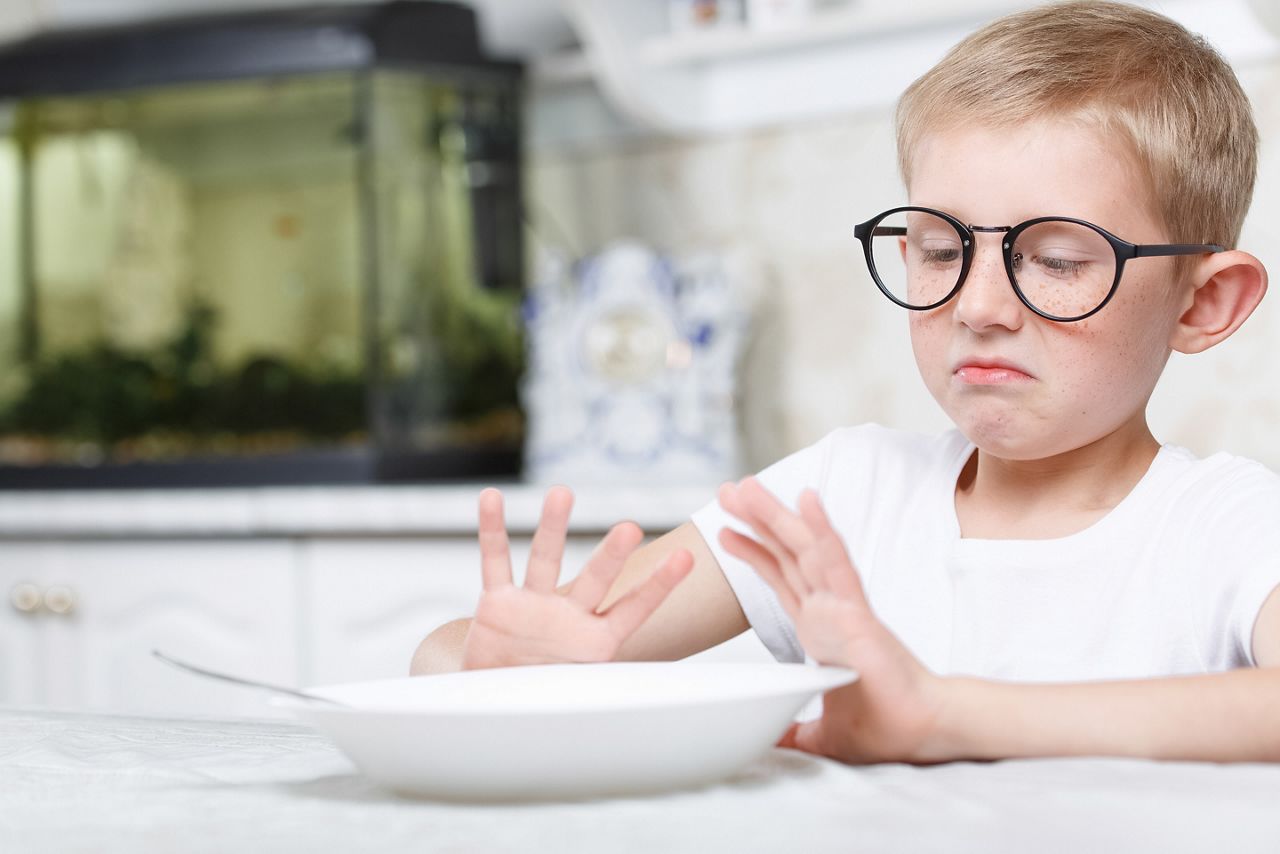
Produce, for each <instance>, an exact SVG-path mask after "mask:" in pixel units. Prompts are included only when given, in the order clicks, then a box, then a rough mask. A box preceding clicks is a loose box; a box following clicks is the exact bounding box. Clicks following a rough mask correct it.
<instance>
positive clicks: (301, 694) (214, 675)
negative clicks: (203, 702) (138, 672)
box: [151, 649, 350, 708]
mask: <svg viewBox="0 0 1280 854" xmlns="http://www.w3.org/2000/svg"><path fill="white" fill-rule="evenodd" d="M151 654H152V655H154V656H155V657H156V658H158V659H160V660H161V661H163V662H164V663H165V664H172V665H173V666H174V667H178V668H180V669H182V670H185V671H187V672H188V673H194V674H196V675H197V676H206V677H208V678H210V679H221V680H222V681H224V682H234V683H235V684H237V685H248V686H249V687H250V688H262V689H264V690H267V691H273V692H275V693H277V694H287V695H289V696H290V697H298V698H299V699H302V700H311V701H313V702H317V703H328V704H330V705H333V706H341V707H343V708H350V706H348V705H347V704H346V703H340V702H338V701H337V700H330V699H329V698H328V697H321V696H320V695H319V694H309V693H307V692H306V691H299V690H298V689H296V688H284V687H281V686H279V685H272V684H270V683H268V682H259V681H258V680H256V679H245V678H244V677H243V676H229V675H228V674H226V673H218V672H217V671H214V670H206V669H205V668H203V667H196V666H195V665H194V664H187V663H186V662H184V661H178V660H177V659H176V658H173V657H172V656H168V655H165V654H164V653H163V652H161V651H160V650H158V649H153V650H151Z"/></svg>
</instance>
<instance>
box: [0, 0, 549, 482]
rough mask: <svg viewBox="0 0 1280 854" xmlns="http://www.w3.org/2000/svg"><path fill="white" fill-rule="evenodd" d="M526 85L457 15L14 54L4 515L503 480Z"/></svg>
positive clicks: (7, 99) (0, 261)
mask: <svg viewBox="0 0 1280 854" xmlns="http://www.w3.org/2000/svg"><path fill="white" fill-rule="evenodd" d="M520 80H521V76H520V69H519V67H518V66H517V65H514V64H512V63H508V62H502V61H495V60H492V59H489V58H486V57H484V56H482V55H481V53H480V48H479V42H478V39H477V36H476V28H475V20H474V16H473V13H472V12H471V10H470V9H468V8H466V7H462V6H457V5H454V4H447V3H416V2H415V3H404V2H395V3H388V4H383V5H372V6H359V7H341V6H336V7H335V6H325V7H320V8H316V9H302V10H291V11H289V12H279V11H275V12H269V13H256V14H240V15H235V16H219V17H206V18H186V19H175V20H169V21H158V22H151V23H148V24H146V25H142V26H134V27H128V28H113V29H107V30H98V31H89V32H75V33H61V34H57V35H48V36H41V37H38V38H36V39H32V40H29V41H27V42H22V43H18V44H16V45H12V46H10V47H9V48H7V49H5V50H3V51H0V100H2V104H0V487H16V486H17V487H27V486H50V487H56V486H96V485H101V486H117V485H130V484H132V485H159V484H166V485H182V484H191V485H207V484H237V483H273V482H279V483H297V482H359V481H391V480H437V479H447V478H468V477H477V476H483V477H486V478H492V477H502V476H504V475H511V476H514V475H516V474H517V473H518V472H519V469H520V454H521V447H522V444H523V436H524V419H523V415H522V413H521V411H520V408H519V405H518V404H519V398H518V393H517V387H518V380H519V377H520V374H521V371H522V369H523V353H524V348H523V343H522V337H521V327H520V322H519V313H518V307H519V302H520V298H521V294H522V289H523V264H522V258H523V251H522V242H521V215H520V163H519V157H520V146H519V142H520Z"/></svg>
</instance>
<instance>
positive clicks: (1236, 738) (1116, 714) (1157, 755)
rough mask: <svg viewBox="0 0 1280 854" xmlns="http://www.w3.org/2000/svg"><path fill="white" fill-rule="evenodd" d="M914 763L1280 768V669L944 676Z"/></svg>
mask: <svg viewBox="0 0 1280 854" xmlns="http://www.w3.org/2000/svg"><path fill="white" fill-rule="evenodd" d="M946 681H947V682H948V683H950V684H949V685H948V690H947V691H946V701H945V703H944V705H943V708H944V712H943V715H942V717H941V722H940V726H939V728H938V731H937V733H936V734H935V738H934V739H933V740H932V742H931V744H930V745H929V746H928V747H926V749H925V750H923V751H922V753H921V755H920V756H919V757H918V758H919V761H922V762H948V761H952V760H958V759H1009V758H1015V757H1031V756H1131V757H1140V758H1146V759H1166V760H1187V761H1201V762H1280V667H1261V668H1244V669H1241V670H1231V671H1228V672H1226V673H1210V674H1204V675H1197V676H1177V677H1166V678H1159V679H1136V680H1126V681H1116V682H1086V683H1073V684H1054V685H1049V684H1046V685H1037V684H1015V683H1006V682H993V681H990V680H985V679H972V678H961V677H948V678H947V680H946Z"/></svg>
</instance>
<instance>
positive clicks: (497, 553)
mask: <svg viewBox="0 0 1280 854" xmlns="http://www.w3.org/2000/svg"><path fill="white" fill-rule="evenodd" d="M479 531H480V532H479V540H480V577H481V580H482V582H483V585H484V589H485V590H497V589H498V588H500V587H509V586H510V585H511V544H510V542H509V541H508V540H507V525H506V522H505V521H504V520H503V515H502V493H501V492H499V491H498V490H496V489H493V488H492V487H490V488H488V489H485V490H483V491H481V493H480V529H479Z"/></svg>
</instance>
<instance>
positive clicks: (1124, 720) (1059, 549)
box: [413, 2, 1280, 763]
mask: <svg viewBox="0 0 1280 854" xmlns="http://www.w3.org/2000/svg"><path fill="white" fill-rule="evenodd" d="M897 126H898V146H899V166H900V169H901V171H902V176H903V179H904V182H905V184H906V187H907V191H908V197H909V199H910V204H909V206H907V207H904V208H900V209H894V210H892V211H889V212H886V213H885V214H882V215H879V216H876V217H873V218H871V219H869V220H867V221H866V222H865V223H863V224H862V225H860V226H859V227H858V228H857V230H856V236H857V237H858V239H860V240H861V241H862V243H863V246H864V249H865V255H866V260H867V263H868V266H869V268H870V270H871V273H872V276H873V279H874V281H875V283H876V284H877V286H878V287H880V289H881V290H882V291H883V292H884V294H885V295H886V296H887V297H889V298H890V299H892V300H894V301H895V302H897V303H898V304H899V305H902V306H904V309H905V310H906V312H907V315H908V322H909V329H910V335H911V341H912V346H913V351H914V354H915V358H916V362H917V366H918V368H919V370H920V373H921V376H922V377H923V379H924V381H925V384H926V386H927V387H928V388H929V391H930V392H931V393H932V394H933V396H934V397H935V399H937V401H938V403H939V404H940V405H941V406H942V408H943V409H944V411H946V413H947V415H948V416H949V417H950V418H951V420H952V421H953V422H954V423H955V425H956V427H957V429H956V430H952V431H950V432H948V433H944V434H943V435H941V436H939V437H925V436H918V435H914V434H909V433H905V432H902V431H896V430H888V429H885V428H881V427H877V426H875V425H865V426H862V427H856V428H848V429H843V430H837V431H834V432H833V433H831V434H829V435H828V436H827V437H826V438H824V439H823V440H822V441H820V442H818V443H817V444H816V445H814V446H812V447H810V448H806V449H804V450H801V451H799V452H797V453H796V454H793V455H792V456H790V457H787V458H786V459H783V460H782V461H780V462H778V463H776V464H774V465H773V466H771V467H769V468H768V469H766V470H765V471H764V472H762V473H761V474H760V475H759V476H758V477H757V478H747V479H745V480H743V481H742V482H740V483H738V484H726V485H725V486H723V487H721V489H720V492H719V496H718V501H713V502H712V503H711V504H709V505H708V506H707V507H705V508H703V509H702V510H700V511H699V512H697V513H696V514H694V517H693V519H692V521H691V522H690V523H688V524H685V525H682V526H681V527H679V528H677V529H676V530H675V531H672V532H670V533H668V534H667V535H665V536H663V537H661V538H659V539H657V540H655V541H654V542H652V543H650V544H648V545H646V546H644V547H642V548H637V546H638V544H639V542H640V539H641V533H640V531H639V530H638V529H637V528H636V526H634V525H631V524H622V525H619V526H617V527H615V528H614V529H613V530H612V531H610V533H609V534H608V535H607V536H606V537H605V539H604V540H603V542H602V543H601V546H600V548H599V549H598V550H597V552H596V554H595V555H594V556H593V558H592V560H591V561H589V562H588V565H587V566H586V567H585V568H584V569H583V571H582V572H581V574H580V575H579V577H578V578H577V579H575V580H574V582H573V583H571V584H568V585H565V586H563V587H562V588H560V589H559V590H557V589H555V587H554V585H555V582H556V579H557V577H558V572H559V562H560V557H561V553H562V548H563V543H564V534H565V529H566V523H567V519H568V514H569V506H570V503H571V495H570V493H569V492H568V490H566V489H563V488H553V489H552V490H550V491H549V492H548V494H547V498H546V502H545V505H544V508H543V516H542V520H541V522H540V525H539V529H538V531H537V533H536V534H535V537H534V542H533V549H532V553H531V556H530V560H529V566H528V570H527V576H526V581H525V585H524V587H523V588H517V587H514V586H513V585H512V584H511V568H510V562H509V557H508V550H507V540H506V533H505V530H504V526H503V522H502V504H501V496H500V495H499V494H498V493H497V491H496V490H486V491H485V492H484V493H482V495H481V498H480V547H481V555H482V574H483V578H484V589H485V592H484V594H483V595H482V597H481V600H480V602H479V605H478V607H477V610H476V615H475V617H474V618H473V619H472V620H463V621H457V622H454V623H449V624H447V625H445V626H443V627H441V628H440V629H439V630H437V631H436V632H434V633H433V634H432V635H431V636H429V637H428V638H427V639H426V640H425V641H424V642H423V643H422V645H421V646H420V647H419V649H418V652H417V654H416V655H415V660H414V664H413V671H414V672H435V671H439V670H447V669H456V668H457V667H459V666H461V667H468V668H469V667H488V666H501V665H510V664H527V663H539V662H554V661H606V660H622V659H662V660H670V659H677V658H681V657H684V656H687V655H690V654H692V653H694V652H697V651H700V650H702V649H706V648H708V647H710V646H712V645H714V644H717V643H719V642H722V641H724V640H727V639H729V638H731V637H733V636H735V635H737V634H738V633H740V632H742V631H745V630H746V629H747V628H754V629H755V631H756V632H757V633H758V634H759V635H760V637H761V639H762V640H763V641H764V642H765V644H766V645H767V646H768V647H769V649H770V650H771V651H772V652H773V653H774V655H775V656H776V657H778V658H779V659H782V660H790V661H800V660H803V659H805V658H806V654H807V657H810V658H812V659H813V660H816V661H817V662H819V663H822V664H832V665H840V666H846V667H850V668H853V669H855V670H856V671H858V673H859V675H860V678H859V680H858V681H856V682H854V683H853V684H851V685H849V686H846V687H844V688H841V689H838V690H835V691H832V692H830V693H828V694H827V695H826V696H825V697H824V703H823V711H822V716H821V717H820V718H819V719H816V720H813V721H808V722H805V723H803V724H798V725H795V726H793V727H792V728H791V730H790V731H789V732H788V733H787V735H786V736H784V738H783V739H782V741H781V742H780V744H781V745H783V746H789V747H794V748H798V749H802V750H806V751H810V752H813V753H818V754H822V755H827V756H831V757H834V758H837V759H841V760H844V761H847V762H859V763H861V762H880V761H898V762H913V763H934V762H943V761H949V760H954V759H997V758H1003V757H1015V756H1053V755H1058V756H1061V755H1081V754H1092V755H1127V756H1142V757H1151V758H1163V759H1188V760H1210V761H1233V760H1269V761H1280V524H1277V523H1278V522H1280V478H1278V477H1277V476H1276V475H1275V474H1273V473H1272V472H1270V471H1268V470H1267V469H1265V468H1264V467H1262V466H1261V465H1259V464H1257V463H1253V462H1251V461H1248V460H1243V459H1240V458H1237V457H1232V456H1229V455H1226V454H1218V455H1215V456H1213V457H1210V458H1208V459H1205V460H1199V459H1196V458H1195V457H1194V456H1192V455H1191V454H1190V453H1189V452H1187V451H1185V450H1183V449H1181V448H1177V447H1174V446H1171V445H1164V446H1162V445H1161V444H1160V443H1158V442H1157V441H1156V440H1155V438H1154V437H1153V436H1152V434H1151V431H1150V430H1149V429H1148V427H1147V423H1146V416H1145V410H1146V405H1147V401H1148V399H1149V397H1150V395H1151V392H1152V389H1153V388H1154V386H1155V383H1156V381H1157V379H1158V378H1159V375H1160V373H1161V371H1162V370H1163V367H1164V365H1165V363H1166V361H1167V359H1168V357H1169V354H1170V352H1171V351H1172V350H1177V351H1179V352H1184V353H1196V352H1200V351H1203V350H1206V349H1208V348H1209V347H1212V346H1213V345H1215V344H1217V343H1219V342H1221V341H1223V340H1225V339H1226V338H1228V337H1229V336H1230V335H1231V334H1232V333H1233V332H1234V331H1235V330H1236V329H1237V328H1239V326H1240V324H1241V323H1243V322H1244V320H1245V319H1246V318H1247V317H1248V316H1249V314H1250V313H1251V312H1252V311H1253V309H1254V308H1255V307H1256V306H1257V304H1258V302H1259V301H1260V300H1261V299H1262V297H1263V294H1264V293H1265V291H1266V271H1265V270H1264V269H1263V266H1262V264H1261V263H1260V262H1259V261H1258V260H1257V259H1256V258H1254V257H1253V256H1251V255H1249V254H1246V253H1244V252H1241V251H1238V250H1235V249H1230V248H1225V247H1232V246H1234V244H1235V241H1236V239H1237V237H1238V235H1239V232H1240V226H1241V222H1242V220H1243V219H1244V215H1245V212H1246V211H1247V209H1248V205H1249V200H1250V196H1251V193H1252V186H1253V181H1254V175H1255V171H1256V148H1257V134H1256V131H1255V129H1254V125H1253V121H1252V118H1251V115H1250V110H1249V105H1248V102H1247V100H1246V98H1245V96H1244V94H1243V92H1241V90H1240V88H1239V85H1238V83H1237V81H1236V79H1235V76H1234V75H1233V74H1232V72H1231V70H1230V69H1229V68H1228V67H1227V66H1226V64H1225V63H1224V62H1223V61H1222V60H1221V59H1220V58H1219V57H1218V56H1217V54H1215V53H1214V52H1213V51H1212V49H1210V48H1209V47H1208V46H1207V45H1206V44H1204V43H1203V42H1202V41H1201V40H1199V39H1198V38H1196V37H1194V36H1191V35H1190V34H1189V33H1187V32H1186V31H1185V30H1183V29H1182V28H1181V27H1180V26H1178V25H1177V24H1175V23H1173V22H1171V21H1169V20H1167V19H1165V18H1163V17H1161V16H1159V15H1157V14H1154V13H1151V12H1148V11H1144V10H1141V9H1137V8H1133V7H1129V6H1125V5H1121V4H1115V3H1104V2H1080V3H1066V4H1062V5H1052V6H1045V7H1041V8H1037V9H1033V10H1030V11H1027V12H1023V13H1019V14H1015V15H1011V16H1008V17H1006V18H1003V19H1001V20H999V21H996V22H995V23H993V24H991V25H989V26H988V27H986V28H984V29H982V30H980V31H978V32H977V33H974V34H973V35H972V36H970V37H969V38H967V39H965V40H964V41H963V42H961V43H960V44H959V45H958V46H957V47H956V48H954V49H953V50H952V51H951V53H950V54H948V56H947V57H946V58H944V59H943V60H942V61H941V62H940V63H939V64H938V65H937V66H936V67H935V68H933V69H932V70H931V71H929V72H928V73H927V74H926V75H925V76H924V77H922V78H921V79H920V80H918V81H916V82H915V83H914V84H912V86H911V87H910V88H909V89H908V90H907V92H906V93H905V94H904V95H903V98H902V100H901V102H900V104H899V107H898V113H897ZM797 495H798V496H799V497H798V499H796V496H797ZM780 499H781V500H780ZM793 499H794V503H792V502H793ZM784 502H785V503H784Z"/></svg>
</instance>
